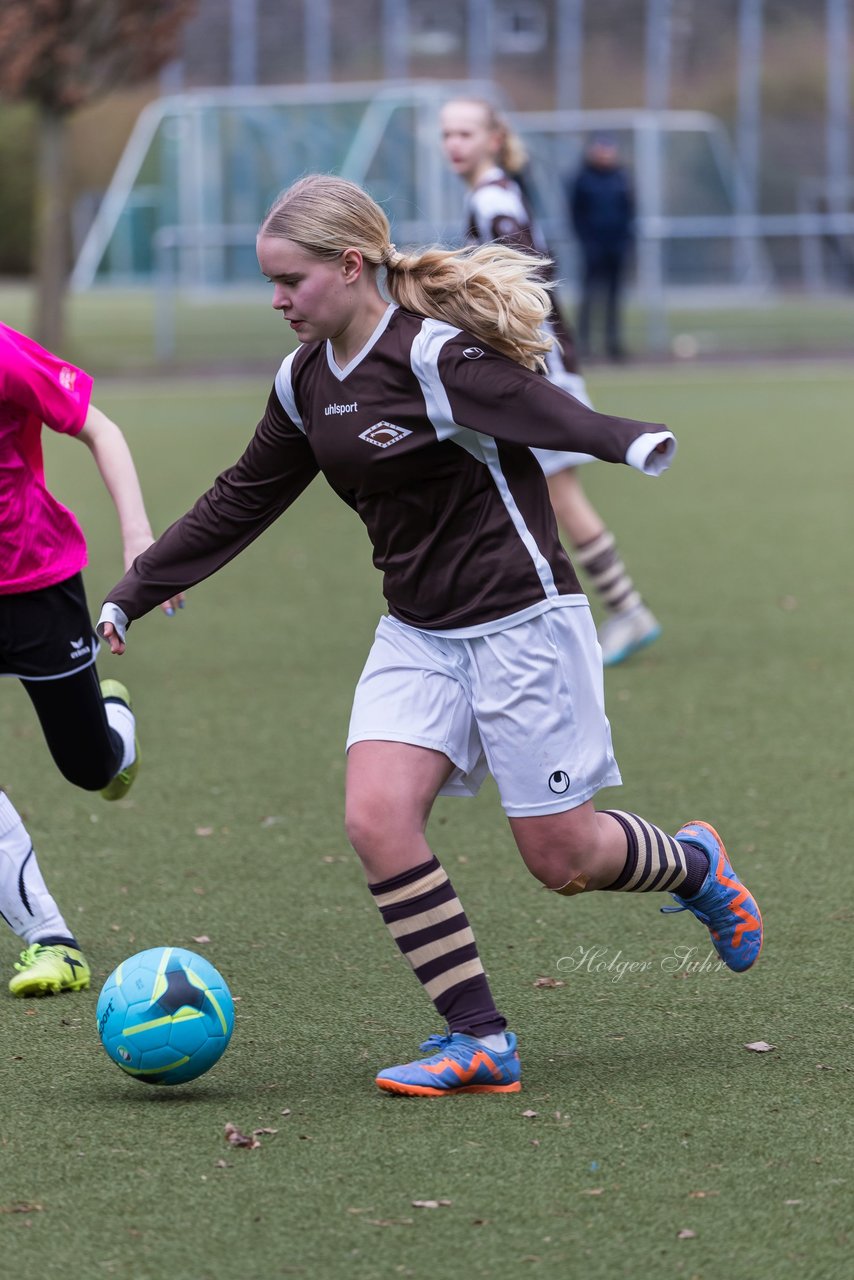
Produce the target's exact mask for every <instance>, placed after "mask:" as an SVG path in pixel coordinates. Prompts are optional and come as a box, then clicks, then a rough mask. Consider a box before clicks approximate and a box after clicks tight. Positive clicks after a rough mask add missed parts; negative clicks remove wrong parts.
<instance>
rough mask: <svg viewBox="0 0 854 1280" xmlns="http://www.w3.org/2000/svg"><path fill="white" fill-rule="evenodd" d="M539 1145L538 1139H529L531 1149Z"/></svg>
mask: <svg viewBox="0 0 854 1280" xmlns="http://www.w3.org/2000/svg"><path fill="white" fill-rule="evenodd" d="M539 1145H540V1140H539V1138H532V1139H531V1146H532V1147H538V1146H539Z"/></svg>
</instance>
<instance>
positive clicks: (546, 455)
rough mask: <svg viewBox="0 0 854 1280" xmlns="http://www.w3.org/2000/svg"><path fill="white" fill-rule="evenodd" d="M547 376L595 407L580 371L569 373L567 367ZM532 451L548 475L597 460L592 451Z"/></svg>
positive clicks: (588, 405) (572, 394) (571, 393)
mask: <svg viewBox="0 0 854 1280" xmlns="http://www.w3.org/2000/svg"><path fill="white" fill-rule="evenodd" d="M546 376H547V377H548V380H549V382H553V383H554V384H555V386H556V387H561V388H562V389H563V390H564V391H568V392H569V394H570V395H571V396H575V398H576V400H580V401H581V403H582V404H586V405H587V407H588V409H592V408H593V406H592V404H591V403H590V399H589V397H588V395H587V387H586V386H585V385H584V379H583V378H582V376H581V374H580V373H567V372H566V370H565V369H561V370H560V371H559V372H554V373H549V374H547V375H546ZM531 453H532V454H533V455H534V457H535V458H536V459H537V462H539V464H540V466H541V467H542V469H543V472H544V473H545V475H546V476H553V475H556V474H557V473H558V471H566V469H567V468H568V467H583V466H584V464H585V463H587V462H596V461H597V459H596V458H594V457H593V454H592V453H569V452H557V451H556V450H554V449H531Z"/></svg>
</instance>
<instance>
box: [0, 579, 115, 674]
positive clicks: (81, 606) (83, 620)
mask: <svg viewBox="0 0 854 1280" xmlns="http://www.w3.org/2000/svg"><path fill="white" fill-rule="evenodd" d="M97 656H98V639H97V637H96V635H95V633H94V631H93V630H92V620H91V618H90V617H89V606H88V605H87V603H86V593H85V591H84V590H83V577H82V575H81V574H79V573H75V574H74V576H73V577H72V578H66V579H65V581H64V582H58V583H57V584H56V585H55V586H53V587H42V588H41V590H40V591H22V592H20V593H18V594H15V595H0V676H17V677H18V679H19V680H58V679H60V678H61V677H62V676H71V675H74V673H75V672H76V671H82V670H83V669H84V667H90V666H91V665H92V663H93V662H94V661H95V659H96V657H97Z"/></svg>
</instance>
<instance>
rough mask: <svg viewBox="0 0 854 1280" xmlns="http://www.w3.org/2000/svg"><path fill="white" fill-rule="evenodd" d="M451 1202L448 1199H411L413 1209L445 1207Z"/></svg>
mask: <svg viewBox="0 0 854 1280" xmlns="http://www.w3.org/2000/svg"><path fill="white" fill-rule="evenodd" d="M451 1203H452V1202H451V1201H450V1200H413V1201H412V1207H413V1209H446V1208H447V1207H448V1205H450V1204H451Z"/></svg>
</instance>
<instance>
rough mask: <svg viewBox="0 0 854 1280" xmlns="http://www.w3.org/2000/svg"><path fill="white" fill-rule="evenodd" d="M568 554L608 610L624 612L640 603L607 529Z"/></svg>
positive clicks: (610, 611)
mask: <svg viewBox="0 0 854 1280" xmlns="http://www.w3.org/2000/svg"><path fill="white" fill-rule="evenodd" d="M572 558H573V560H574V561H575V562H576V564H579V565H581V567H582V569H583V570H584V572H585V573H586V574H587V576H588V578H589V579H590V584H591V586H592V587H593V590H594V591H595V592H596V593H597V595H598V596H599V597H600V599H601V601H602V604H603V605H604V606H605V608H606V609H607V610H608V612H609V613H627V612H628V611H629V609H634V608H635V607H636V606H637V605H639V604H640V603H641V596H640V592H639V591H638V590H637V588H636V587H635V584H634V583H633V582H632V579H631V578H630V576H629V574H628V572H627V570H626V566H625V565H624V564H623V561H622V557H621V556H620V553H619V551H618V550H617V542H616V539H615V538H614V535H613V533H611V531H610V529H605V530H603V532H602V533H600V534H599V535H598V536H597V537H595V538H592V539H591V540H590V542H584V543H582V544H581V546H580V547H576V548H575V551H574V552H573V556H572Z"/></svg>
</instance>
